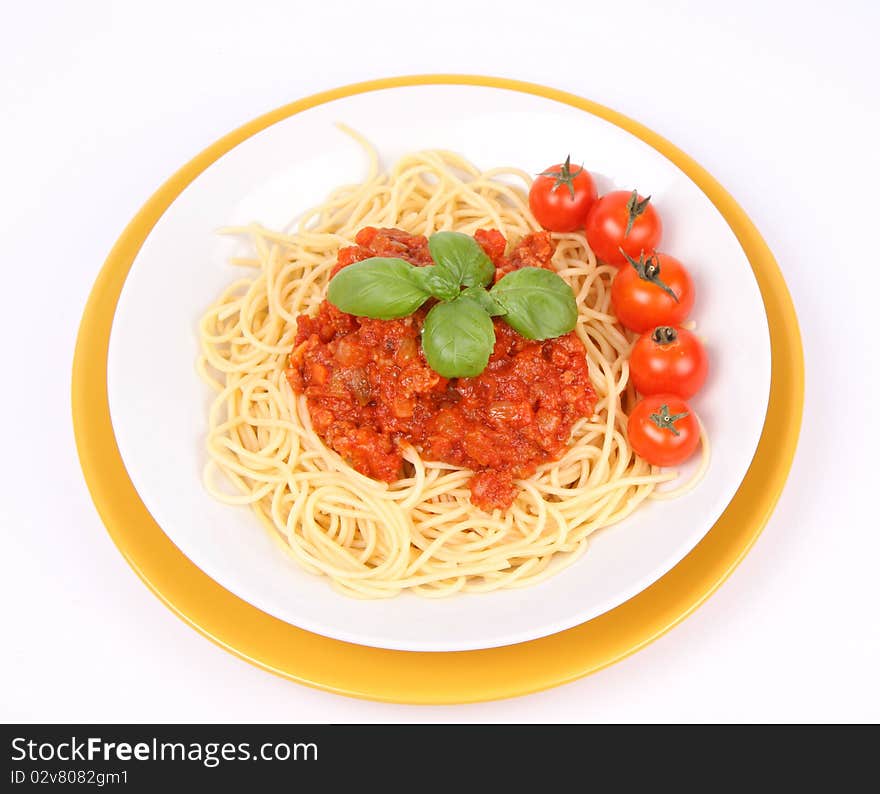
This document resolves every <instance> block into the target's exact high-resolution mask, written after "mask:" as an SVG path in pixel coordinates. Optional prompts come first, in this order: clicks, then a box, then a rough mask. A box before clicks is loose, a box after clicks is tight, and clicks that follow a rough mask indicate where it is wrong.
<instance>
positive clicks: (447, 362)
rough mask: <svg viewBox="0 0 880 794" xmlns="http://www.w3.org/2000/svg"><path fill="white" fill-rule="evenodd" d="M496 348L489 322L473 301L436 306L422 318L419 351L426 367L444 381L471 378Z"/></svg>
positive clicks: (463, 299)
mask: <svg viewBox="0 0 880 794" xmlns="http://www.w3.org/2000/svg"><path fill="white" fill-rule="evenodd" d="M494 347H495V327H494V326H493V325H492V319H491V318H490V317H489V315H488V314H486V312H484V311H483V309H482V308H480V305H479V304H478V303H477V302H476V301H475V300H473V299H472V298H466V297H465V298H456V299H455V300H454V301H450V302H449V303H438V304H437V305H436V306H434V307H433V308H432V309H431V311H429V312H428V316H427V317H426V318H425V327H424V328H423V329H422V349H423V350H424V351H425V358H426V359H427V361H428V366H430V367H431V369H433V370H434V372H437V373H438V374H440V375H442V376H443V377H444V378H472V377H474V376H475V375H479V374H480V373H481V372H482V371H483V370H484V369H485V368H486V364H488V363H489V356H490V355H492V349H493V348H494Z"/></svg>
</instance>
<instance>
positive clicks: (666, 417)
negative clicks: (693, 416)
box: [651, 404, 688, 436]
mask: <svg viewBox="0 0 880 794" xmlns="http://www.w3.org/2000/svg"><path fill="white" fill-rule="evenodd" d="M687 415H688V413H687V411H685V412H684V413H681V414H670V413H669V406H668V405H666V404H664V405H662V406H660V411H659V412H658V413H656V414H651V421H652V422H653V423H654V424H655V425H657V427H659V428H660V429H661V430H668V431H669V432H670V433H672V434H673V435H675V436H679V435H681V433H680V432H679V429H678V428H677V427H676V426H675V423H676V422H677V421H678V420H679V419H684V418H685V417H686V416H687Z"/></svg>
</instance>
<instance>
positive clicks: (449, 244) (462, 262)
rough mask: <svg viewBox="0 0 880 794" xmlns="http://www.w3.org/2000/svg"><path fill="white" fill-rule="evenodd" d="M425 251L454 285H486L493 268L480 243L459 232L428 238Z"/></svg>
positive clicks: (492, 273)
mask: <svg viewBox="0 0 880 794" xmlns="http://www.w3.org/2000/svg"><path fill="white" fill-rule="evenodd" d="M428 250H429V251H430V252H431V257H432V258H433V260H434V262H435V263H436V264H437V267H439V268H441V269H442V270H445V271H446V272H447V273H449V276H450V278H451V279H452V280H453V281H455V283H456V285H459V284H461V285H463V286H465V287H473V286H474V285H481V286H482V285H484V284H488V283H489V282H490V281H491V280H492V276H494V275H495V265H493V264H492V260H491V259H489V257H488V256H486V252H485V251H484V250H483V249H482V248H480V244H479V243H478V242H477V241H476V240H475V239H474V238H473V237H470V236H468V235H467V234H462V233H461V232H435V233H434V234H432V235H431V236H430V237H429V238H428Z"/></svg>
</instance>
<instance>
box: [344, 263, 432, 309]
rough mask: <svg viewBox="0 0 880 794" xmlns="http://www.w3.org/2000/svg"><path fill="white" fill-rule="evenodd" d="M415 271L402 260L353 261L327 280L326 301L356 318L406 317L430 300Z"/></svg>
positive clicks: (428, 293) (414, 268) (429, 295)
mask: <svg viewBox="0 0 880 794" xmlns="http://www.w3.org/2000/svg"><path fill="white" fill-rule="evenodd" d="M418 269H419V268H416V267H413V266H412V265H411V264H410V263H409V262H405V261H404V260H403V259H388V258H384V257H372V258H371V259H364V260H362V261H361V262H355V263H354V264H353V265H349V266H348V267H344V268H343V269H342V270H340V271H339V272H338V273H337V274H336V275H335V276H334V277H333V278H332V279H331V280H330V286H329V287H328V288H327V300H329V301H330V303H332V304H333V305H334V306H335V307H336V308H337V309H340V310H341V311H344V312H347V313H348V314H354V315H357V316H358V317H372V318H374V319H376V320H393V319H395V318H397V317H406V316H407V315H409V314H412V313H413V312H414V311H415V310H416V309H418V308H419V306H421V305H422V304H423V303H424V302H425V301H426V300H427V299H428V298H430V297H431V294H430V292H428V290H426V289H424V288H423V287H422V286H421V284H420V283H419V280H418V278H417V277H416V276H414V274H413V271H415V270H418Z"/></svg>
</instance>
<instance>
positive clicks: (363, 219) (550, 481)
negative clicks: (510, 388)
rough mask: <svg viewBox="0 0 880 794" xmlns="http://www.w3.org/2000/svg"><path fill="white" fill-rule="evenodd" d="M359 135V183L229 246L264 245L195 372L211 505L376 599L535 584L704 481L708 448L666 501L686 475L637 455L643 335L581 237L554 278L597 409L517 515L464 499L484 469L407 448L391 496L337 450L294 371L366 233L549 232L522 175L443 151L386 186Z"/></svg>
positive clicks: (610, 272) (213, 326) (203, 331)
mask: <svg viewBox="0 0 880 794" xmlns="http://www.w3.org/2000/svg"><path fill="white" fill-rule="evenodd" d="M350 134H352V135H353V137H355V138H356V139H357V140H359V142H361V143H362V144H363V145H364V148H365V149H366V151H367V152H368V154H369V159H370V166H369V173H368V177H367V179H366V180H365V181H364V182H363V183H362V184H357V185H348V186H345V187H342V188H339V189H338V190H336V191H334V192H333V193H332V194H331V195H330V196H329V198H328V199H327V200H326V201H325V202H324V203H323V204H321V205H320V206H318V207H316V208H314V209H312V210H310V211H308V212H306V213H305V214H304V215H303V216H302V218H301V219H300V220H299V222H298V224H297V225H296V227H295V228H294V230H293V231H292V232H291V233H289V234H287V233H280V232H275V231H270V230H268V229H265V228H263V227H261V226H258V225H251V226H248V227H243V228H234V229H226V230H224V231H225V232H227V233H233V234H241V235H247V236H248V237H250V238H251V239H252V241H253V244H254V248H255V252H256V256H255V257H254V258H252V259H250V258H248V259H245V258H240V259H236V260H234V261H235V263H236V264H239V265H243V266H248V267H252V268H254V269H255V270H256V272H255V273H254V274H253V275H252V276H250V277H246V278H242V279H240V280H238V281H236V282H234V283H233V284H231V285H229V287H228V288H227V289H226V290H225V291H224V292H223V293H222V294H221V295H220V297H219V298H218V300H217V301H216V302H215V303H214V304H213V305H212V306H211V307H210V308H209V309H208V310H207V311H206V313H205V314H204V316H203V317H202V320H201V322H200V325H199V333H200V338H201V348H202V355H201V356H200V358H199V361H198V369H199V372H200V373H201V375H202V377H203V378H204V379H205V381H206V382H207V383H209V384H210V386H211V387H212V388H213V389H214V390H215V392H216V395H215V398H214V401H213V404H212V406H211V408H210V411H209V416H208V425H209V430H208V437H207V450H208V456H209V459H208V463H207V465H206V469H205V484H206V487H207V488H208V490H209V491H210V492H211V493H212V494H213V495H214V496H215V497H216V498H218V499H220V500H222V501H224V502H227V503H230V504H240V505H241V504H247V505H249V506H250V507H251V508H252V510H253V511H254V513H255V514H256V515H257V517H258V518H259V519H260V521H261V522H262V523H263V524H264V525H265V526H266V527H267V528H268V529H269V530H270V531H271V532H272V534H273V535H274V536H275V537H276V538H278V539H279V540H281V541H282V544H283V545H284V547H285V548H286V549H288V550H289V552H290V553H291V554H292V555H293V557H294V558H295V559H296V560H297V562H298V563H299V564H300V565H302V566H303V567H304V568H305V569H306V570H308V571H310V572H312V573H315V574H323V575H326V576H328V577H329V578H330V579H331V581H332V583H333V585H334V586H335V587H336V588H338V589H339V590H341V591H342V592H343V593H345V594H347V595H350V596H355V597H361V598H379V597H389V596H394V595H396V594H398V593H400V592H401V591H403V590H410V591H413V592H415V593H417V594H419V595H423V596H431V597H438V596H446V595H450V594H453V593H456V592H475V591H488V590H494V589H497V588H503V587H517V586H524V585H529V584H532V583H535V582H537V581H539V580H541V579H542V578H545V577H547V576H548V575H550V574H552V573H553V572H555V571H556V570H558V569H559V568H560V567H562V566H563V565H566V564H570V563H571V562H573V561H574V560H576V559H577V558H578V557H579V556H580V555H581V554H582V553H583V552H584V551H585V550H586V548H587V544H588V540H589V537H590V535H591V534H592V533H593V532H595V531H596V530H598V529H601V528H603V527H606V526H609V525H610V524H613V523H615V522H618V521H620V520H621V519H623V518H624V517H626V516H627V515H629V514H630V513H631V512H632V511H633V510H634V509H635V508H636V507H637V506H638V505H639V504H640V503H641V502H643V501H644V500H645V499H647V498H648V497H650V496H652V495H653V496H662V497H664V498H667V497H671V496H673V495H678V493H680V492H681V491H682V490H684V489H687V488H688V487H690V486H691V485H692V484H693V482H695V481H696V479H698V478H699V476H701V474H702V472H703V471H704V470H705V468H706V466H707V465H708V442H707V439H706V437H705V433H703V435H702V449H703V459H702V462H701V464H700V467H699V471H698V472H697V474H696V475H695V477H694V478H692V479H691V481H690V482H689V483H686V484H685V485H684V486H683V487H682V488H680V489H676V491H674V492H670V491H656V490H655V489H656V486H657V485H658V484H660V483H663V482H667V481H670V480H673V479H675V478H676V477H677V474H676V473H675V472H670V471H661V470H660V469H657V468H656V467H652V466H650V465H649V464H647V463H646V462H645V461H643V460H642V459H640V458H639V457H637V456H636V455H635V454H634V453H633V451H632V449H631V448H630V446H629V444H628V442H627V438H626V415H627V410H628V409H629V408H630V407H631V406H632V405H634V404H635V401H636V394H635V391H634V389H633V387H632V385H631V384H630V383H629V381H628V363H627V356H628V353H629V350H630V348H631V345H632V339H633V336H632V335H631V334H629V333H628V332H626V331H624V330H623V329H622V327H621V326H620V325H619V324H618V322H617V321H616V319H615V317H614V316H613V314H612V313H611V310H610V284H611V279H612V278H613V276H614V274H615V272H616V268H615V267H613V266H608V265H602V264H599V263H598V262H597V261H596V257H595V256H594V254H593V253H592V251H591V250H590V248H589V246H588V245H587V242H586V239H585V238H584V236H583V235H582V234H580V233H566V234H554V235H553V238H554V240H555V242H556V252H555V254H554V256H553V260H552V265H553V267H554V269H555V270H556V272H557V273H558V274H559V275H560V276H561V277H562V278H563V279H564V280H565V281H566V282H568V284H570V286H571V287H572V289H573V291H574V293H575V295H576V299H577V305H578V324H577V327H576V330H575V332H576V334H577V336H578V337H579V338H580V340H581V342H582V343H583V345H584V347H585V349H586V351H587V364H588V368H589V373H590V378H591V380H592V383H593V386H594V388H595V392H596V396H597V403H596V407H595V411H594V414H593V416H591V417H587V418H583V419H580V420H579V421H578V422H576V423H575V425H574V427H573V430H572V435H571V441H570V444H569V446H568V447H567V449H566V450H565V452H564V454H563V455H562V456H561V457H560V458H559V459H558V460H556V461H553V462H551V463H545V464H542V465H541V466H539V468H538V470H537V472H536V474H535V475H534V476H532V477H530V478H528V479H525V480H520V481H519V482H518V483H517V484H518V485H519V487H520V488H521V491H520V493H519V495H518V496H517V498H516V500H515V501H514V503H513V505H512V506H511V508H510V509H509V510H507V511H500V510H494V511H493V512H492V513H491V514H488V513H484V512H480V511H478V510H477V509H476V508H475V507H474V506H473V505H472V504H471V503H470V501H469V498H468V496H469V492H468V488H467V483H468V481H469V480H470V478H471V476H472V472H471V471H469V470H466V469H462V468H458V467H456V466H453V465H451V464H447V463H441V462H434V461H426V460H422V459H421V457H420V456H419V454H418V452H417V451H416V450H415V449H414V448H412V447H408V448H406V449H405V450H404V458H405V460H406V461H407V462H408V463H409V464H410V467H409V471H410V472H411V474H410V476H407V477H406V478H404V479H401V480H398V481H396V482H394V483H392V484H387V483H384V482H379V481H376V480H373V479H370V478H369V477H366V476H364V475H362V474H360V473H358V472H357V471H355V470H354V469H353V468H352V467H351V466H349V465H348V464H347V463H346V462H345V461H344V460H343V459H342V458H341V457H340V456H339V455H338V454H336V453H335V452H334V451H332V450H331V449H329V448H328V447H327V446H325V444H324V443H323V442H322V441H321V439H320V438H319V437H318V436H317V434H316V433H315V432H314V430H313V428H312V425H311V422H310V417H309V412H308V410H307V408H306V403H305V398H303V397H300V398H297V397H296V396H295V395H294V393H293V391H292V390H291V388H290V386H289V384H288V382H287V379H286V377H285V370H286V368H287V361H288V356H289V354H290V352H291V348H292V347H293V342H294V339H295V336H296V319H297V316H298V315H300V314H304V313H305V314H313V313H314V312H315V311H316V310H317V308H318V306H319V305H320V304H321V302H322V301H323V300H324V298H325V297H326V290H327V283H328V279H329V276H330V273H331V271H332V270H333V268H334V265H335V264H336V255H337V252H338V250H339V249H340V248H341V247H344V246H346V245H349V244H350V242H351V240H352V239H353V238H354V236H355V234H356V232H357V231H358V230H359V229H361V228H362V227H364V226H373V227H396V228H400V229H403V230H405V231H407V232H409V233H411V234H423V235H429V234H431V233H433V232H435V231H439V230H448V229H454V230H456V231H460V232H464V233H466V234H471V235H472V234H474V232H476V231H477V230H478V229H486V228H494V229H497V230H498V231H500V232H501V234H503V235H504V236H505V237H506V238H507V239H508V240H511V239H512V240H516V239H518V238H520V237H523V236H525V235H527V234H529V233H531V232H534V231H537V230H538V229H539V228H540V227H539V226H538V225H537V223H536V222H535V220H534V218H533V217H532V214H531V212H530V211H529V208H528V202H527V199H526V190H527V188H528V185H529V183H530V182H531V178H530V177H529V175H528V174H526V173H525V172H523V171H520V170H517V169H509V168H505V169H493V170H490V171H479V170H478V169H476V168H475V167H474V166H473V165H471V164H470V163H469V162H467V161H466V160H465V159H463V158H462V157H460V156H458V155H456V154H454V153H451V152H447V151H439V150H431V151H423V152H418V153H415V154H410V155H406V156H404V157H403V158H401V159H400V160H399V161H398V162H397V163H396V164H395V165H394V167H393V168H392V169H391V170H390V171H389V172H387V173H382V172H381V171H380V168H379V162H378V157H377V155H376V153H375V151H374V150H373V149H372V148H371V147H370V146H369V145H368V144H367V143H366V142H365V141H363V140H362V139H361V138H360V137H359V136H357V135H356V134H354V133H350ZM523 188H525V190H524V189H523ZM219 473H222V475H224V476H225V480H226V482H227V483H228V484H231V486H232V489H231V490H230V489H229V487H225V486H224V485H223V484H222V483H221V482H220V481H219V480H218V476H217V475H218V474H219Z"/></svg>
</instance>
